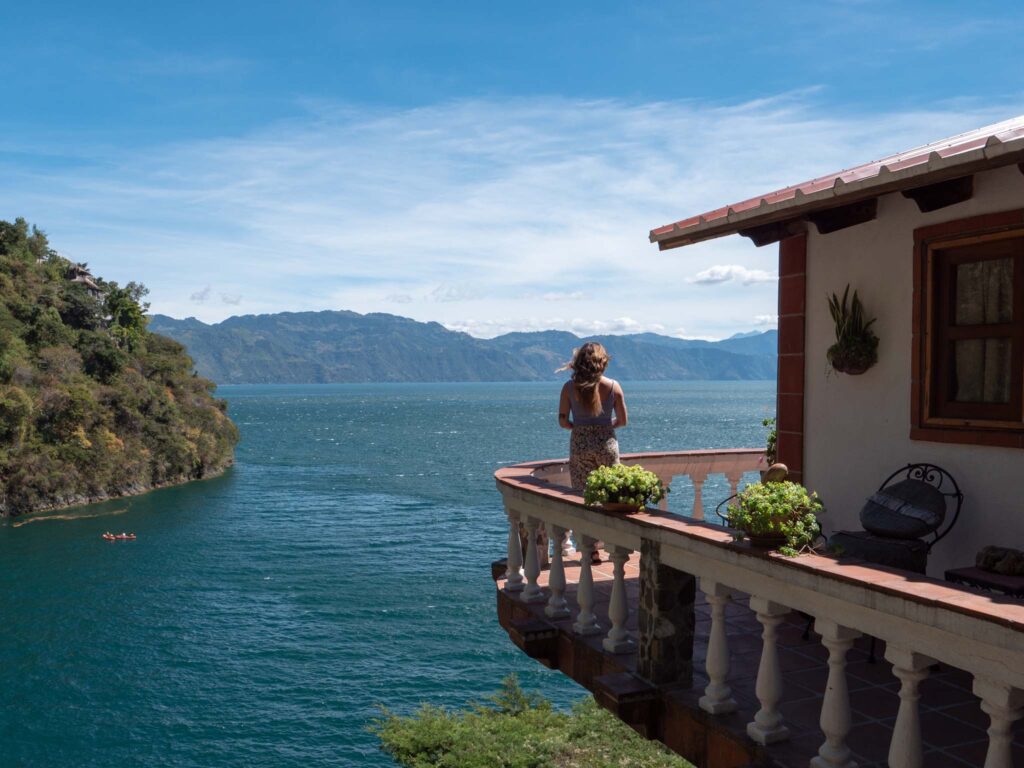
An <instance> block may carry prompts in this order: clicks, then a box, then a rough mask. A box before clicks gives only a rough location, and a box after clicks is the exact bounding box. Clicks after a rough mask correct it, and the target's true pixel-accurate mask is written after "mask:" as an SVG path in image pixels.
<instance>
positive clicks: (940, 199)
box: [902, 174, 974, 213]
mask: <svg viewBox="0 0 1024 768" xmlns="http://www.w3.org/2000/svg"><path fill="white" fill-rule="evenodd" d="M902 194H903V196H904V197H905V198H907V199H909V200H913V201H914V202H915V203H917V208H918V210H919V211H921V213H928V212H929V211H937V210H939V209H940V208H945V207H946V206H948V205H956V204H957V203H962V202H964V201H965V200H970V199H971V198H972V197H973V196H974V176H973V174H972V175H970V176H961V177H960V178H958V179H948V180H947V181H939V182H936V183H935V184H926V185H925V186H923V187H915V188H914V189H905V190H903V193H902Z"/></svg>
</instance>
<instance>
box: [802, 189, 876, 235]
mask: <svg viewBox="0 0 1024 768" xmlns="http://www.w3.org/2000/svg"><path fill="white" fill-rule="evenodd" d="M877 215H878V198H877V197H872V198H869V199H868V200H861V201H859V202H856V203H850V204H849V205H843V206H839V207H838V208H827V209H825V210H823V211H815V212H814V213H809V214H807V220H808V221H810V222H811V223H813V224H814V226H816V227H817V228H818V234H821V235H827V234H829V233H830V232H838V231H839V230H840V229H846V228H847V227H853V226H856V225H857V224H863V223H864V222H866V221H873V220H874V219H875V217H876V216H877Z"/></svg>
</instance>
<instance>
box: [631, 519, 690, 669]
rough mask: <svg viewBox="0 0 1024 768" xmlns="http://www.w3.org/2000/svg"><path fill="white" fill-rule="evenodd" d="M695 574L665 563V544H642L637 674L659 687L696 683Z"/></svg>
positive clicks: (646, 542) (645, 541)
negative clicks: (694, 640)
mask: <svg viewBox="0 0 1024 768" xmlns="http://www.w3.org/2000/svg"><path fill="white" fill-rule="evenodd" d="M696 589H697V581H696V579H695V578H694V576H693V575H691V574H689V573H684V572H683V571H677V570H676V569H675V568H669V567H668V566H667V565H663V564H662V562H661V545H660V544H658V543H657V542H654V541H648V540H647V539H642V540H641V543H640V607H639V611H638V615H637V621H638V624H639V630H640V632H639V635H640V638H639V649H638V650H639V658H638V661H637V673H638V674H639V675H640V676H641V677H643V678H645V679H647V680H649V681H650V682H652V683H654V684H655V685H674V684H677V683H681V684H684V685H687V686H688V685H690V684H691V683H692V682H693V630H694V622H695V620H696V617H695V616H694V610H693V601H694V597H695V595H696Z"/></svg>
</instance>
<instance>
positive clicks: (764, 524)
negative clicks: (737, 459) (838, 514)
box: [727, 480, 824, 555]
mask: <svg viewBox="0 0 1024 768" xmlns="http://www.w3.org/2000/svg"><path fill="white" fill-rule="evenodd" d="M823 511H824V507H822V505H821V502H820V501H819V500H818V495H817V494H816V493H809V492H808V490H807V489H806V488H804V487H803V486H802V485H800V484H799V483H794V482H791V481H788V480H787V481H784V482H779V483H773V482H767V483H754V484H753V485H748V486H747V487H746V488H744V489H743V490H742V491H740V493H739V494H738V495H737V496H736V501H735V503H734V504H733V505H732V506H730V507H729V515H728V518H727V520H728V523H729V526H730V527H732V528H736V529H738V530H740V531H743V532H744V533H745V534H746V535H747V537H748V538H749V539H750V543H751V544H753V545H754V546H755V547H758V548H762V549H777V550H779V551H780V552H781V553H782V554H784V555H797V554H799V553H800V552H801V551H802V550H803V549H805V548H806V547H810V546H811V545H813V544H814V542H815V541H816V540H817V539H818V537H819V536H821V524H820V523H819V522H818V515H819V514H820V513H821V512H823Z"/></svg>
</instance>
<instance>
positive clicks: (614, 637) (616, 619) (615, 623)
mask: <svg viewBox="0 0 1024 768" xmlns="http://www.w3.org/2000/svg"><path fill="white" fill-rule="evenodd" d="M607 550H608V555H609V559H610V560H611V561H612V572H613V574H614V580H613V581H612V597H611V600H610V601H609V603H608V619H609V620H610V621H611V623H612V626H611V629H609V630H608V636H607V637H606V638H605V639H604V640H603V642H602V643H601V644H602V645H603V646H604V649H605V650H606V651H608V652H609V653H629V652H630V651H633V650H636V642H635V641H634V640H633V638H631V637H630V636H629V632H627V631H626V619H628V618H629V604H628V603H627V601H626V561H627V560H628V559H629V550H628V549H627V548H626V547H615V546H613V547H608V548H607Z"/></svg>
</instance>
